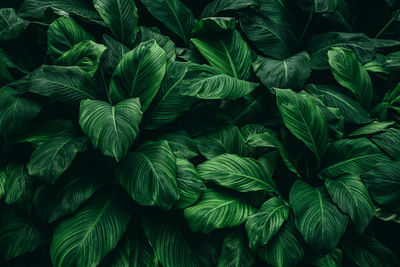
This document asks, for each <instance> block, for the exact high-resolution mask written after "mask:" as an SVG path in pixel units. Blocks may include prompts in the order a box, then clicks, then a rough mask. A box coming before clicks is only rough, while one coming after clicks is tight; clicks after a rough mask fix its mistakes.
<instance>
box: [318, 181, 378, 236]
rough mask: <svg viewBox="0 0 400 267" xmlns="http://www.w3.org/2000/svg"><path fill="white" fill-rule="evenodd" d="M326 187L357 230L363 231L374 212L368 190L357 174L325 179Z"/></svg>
mask: <svg viewBox="0 0 400 267" xmlns="http://www.w3.org/2000/svg"><path fill="white" fill-rule="evenodd" d="M325 184H326V188H327V189H328V192H329V195H330V196H331V198H332V200H333V202H334V203H335V204H336V205H337V206H338V207H339V208H340V209H341V210H342V211H343V212H344V213H346V214H348V215H349V216H350V218H351V219H352V221H353V222H354V224H355V226H356V228H357V232H358V233H362V232H364V230H365V228H367V226H368V225H369V223H370V221H371V220H372V218H373V217H374V214H375V206H374V203H372V200H371V197H370V196H369V193H368V190H367V188H366V187H365V185H364V184H363V183H362V182H361V179H360V176H358V175H344V176H340V177H339V178H337V179H333V180H331V179H326V180H325Z"/></svg>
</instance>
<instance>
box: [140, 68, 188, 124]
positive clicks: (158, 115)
mask: <svg viewBox="0 0 400 267" xmlns="http://www.w3.org/2000/svg"><path fill="white" fill-rule="evenodd" d="M189 65H190V63H186V62H185V63H184V62H178V61H175V62H171V63H169V64H168V65H167V70H166V73H165V79H164V80H163V81H162V83H161V88H160V90H159V92H158V93H157V95H156V96H155V98H154V100H153V102H152V104H151V105H150V107H149V110H148V113H147V114H149V115H147V114H146V115H147V117H146V118H145V123H144V124H145V128H146V129H151V130H152V129H156V128H158V127H160V126H162V125H165V124H168V123H170V122H172V121H174V120H175V119H177V118H178V117H179V116H180V115H181V114H182V113H183V112H185V111H187V110H189V109H190V107H191V105H192V103H193V99H191V98H189V97H186V96H181V95H180V94H179V89H180V83H181V82H182V79H183V78H184V76H185V75H186V73H187V70H188V67H189Z"/></svg>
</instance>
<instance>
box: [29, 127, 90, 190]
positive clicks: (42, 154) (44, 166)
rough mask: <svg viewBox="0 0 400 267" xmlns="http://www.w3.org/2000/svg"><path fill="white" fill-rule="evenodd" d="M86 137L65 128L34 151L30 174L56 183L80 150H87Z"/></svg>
mask: <svg viewBox="0 0 400 267" xmlns="http://www.w3.org/2000/svg"><path fill="white" fill-rule="evenodd" d="M86 142H87V140H86V138H85V137H82V136H78V135H76V134H75V133H74V132H72V131H69V130H64V131H62V132H60V133H59V134H57V135H56V136H54V137H53V138H51V139H50V140H49V141H48V142H46V143H45V144H43V145H41V146H39V147H38V148H36V149H35V151H33V153H32V155H31V158H30V160H29V163H28V165H27V166H26V167H27V168H28V171H29V174H30V175H32V176H37V177H39V178H41V179H42V180H43V181H45V182H47V183H49V184H54V183H55V181H56V180H57V179H58V178H59V177H60V175H61V174H62V173H63V172H64V171H65V170H66V169H68V167H69V166H70V165H71V163H72V161H73V160H74V158H75V156H76V154H77V153H78V152H82V151H85V150H86Z"/></svg>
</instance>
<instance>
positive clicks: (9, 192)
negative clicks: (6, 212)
mask: <svg viewBox="0 0 400 267" xmlns="http://www.w3.org/2000/svg"><path fill="white" fill-rule="evenodd" d="M5 174H6V177H5V184H4V192H5V194H4V195H5V197H4V202H6V203H7V204H20V203H23V202H29V201H31V200H32V198H33V195H34V192H35V180H34V178H33V177H31V176H29V174H28V171H27V170H26V168H25V166H24V165H21V164H11V165H8V166H7V168H6V170H5Z"/></svg>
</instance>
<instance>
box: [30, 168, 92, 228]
mask: <svg viewBox="0 0 400 267" xmlns="http://www.w3.org/2000/svg"><path fill="white" fill-rule="evenodd" d="M92 176H94V175H93V174H88V173H85V172H83V171H81V172H79V171H78V172H76V171H75V172H70V173H68V174H67V175H65V176H64V177H62V178H61V179H60V180H59V181H60V182H58V183H56V184H55V185H54V187H50V186H42V187H40V188H38V189H37V190H36V194H35V198H34V200H33V203H34V205H35V208H36V212H37V214H38V216H39V217H40V219H41V220H42V221H44V222H48V223H52V222H54V221H57V220H58V219H59V218H61V217H63V216H65V215H68V214H70V213H72V212H74V211H75V210H77V209H78V208H79V207H80V206H81V205H82V204H83V203H85V202H86V201H87V200H88V199H89V198H90V197H91V196H92V195H93V193H94V192H95V191H96V190H97V189H98V188H99V185H100V184H99V183H98V182H97V181H96V178H98V177H92Z"/></svg>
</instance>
